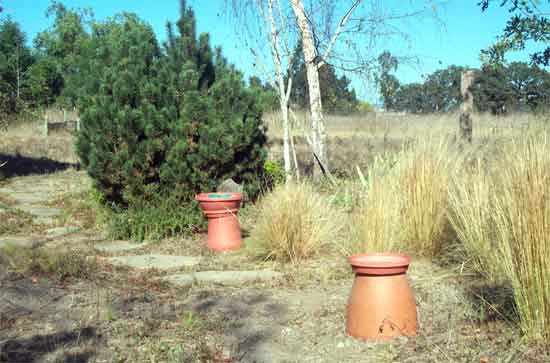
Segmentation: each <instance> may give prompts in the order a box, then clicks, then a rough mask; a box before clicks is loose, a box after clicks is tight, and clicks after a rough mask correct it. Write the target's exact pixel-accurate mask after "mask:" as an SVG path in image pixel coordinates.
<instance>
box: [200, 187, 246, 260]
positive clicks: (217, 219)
mask: <svg viewBox="0 0 550 363" xmlns="http://www.w3.org/2000/svg"><path fill="white" fill-rule="evenodd" d="M195 199H196V200H197V201H198V202H199V203H200V206H201V208H202V211H203V213H204V215H205V216H206V218H207V219H208V241H207V243H206V246H207V247H208V248H210V249H211V250H214V251H216V252H224V251H233V250H238V249H239V248H241V246H242V243H243V241H242V239H241V227H240V226H239V220H238V218H237V212H238V211H239V207H240V205H241V200H242V194H241V193H225V192H223V193H201V194H198V195H197V196H196V197H195Z"/></svg>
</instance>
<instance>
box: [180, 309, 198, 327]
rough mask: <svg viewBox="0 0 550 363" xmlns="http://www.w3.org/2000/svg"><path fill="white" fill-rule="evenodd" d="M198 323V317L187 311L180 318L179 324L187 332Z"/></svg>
mask: <svg viewBox="0 0 550 363" xmlns="http://www.w3.org/2000/svg"><path fill="white" fill-rule="evenodd" d="M199 322H200V318H199V316H198V315H197V314H195V313H194V312H192V311H187V312H185V313H183V315H182V317H181V323H182V325H183V327H184V328H185V329H187V330H192V329H195V328H196V327H197V326H198V325H199Z"/></svg>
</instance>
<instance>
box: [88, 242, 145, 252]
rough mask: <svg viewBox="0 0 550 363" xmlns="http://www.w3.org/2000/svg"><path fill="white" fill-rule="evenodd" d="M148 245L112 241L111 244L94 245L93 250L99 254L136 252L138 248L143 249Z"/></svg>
mask: <svg viewBox="0 0 550 363" xmlns="http://www.w3.org/2000/svg"><path fill="white" fill-rule="evenodd" d="M148 244H149V243H146V242H143V243H134V242H128V241H113V242H102V243H96V244H95V245H94V249H95V250H97V251H100V252H123V251H131V250H137V249H138V248H143V247H145V246H147V245H148Z"/></svg>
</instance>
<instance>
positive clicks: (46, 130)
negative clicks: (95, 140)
mask: <svg viewBox="0 0 550 363" xmlns="http://www.w3.org/2000/svg"><path fill="white" fill-rule="evenodd" d="M44 136H45V137H48V113H47V112H45V113H44Z"/></svg>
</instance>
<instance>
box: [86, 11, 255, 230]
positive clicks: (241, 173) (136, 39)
mask: <svg viewBox="0 0 550 363" xmlns="http://www.w3.org/2000/svg"><path fill="white" fill-rule="evenodd" d="M181 5H182V6H181V17H180V19H179V21H178V22H177V23H176V25H175V26H173V25H171V24H168V26H167V31H168V40H167V41H166V43H165V44H164V46H163V47H162V48H161V47H160V46H159V45H158V43H157V41H156V39H155V36H154V33H153V31H152V29H151V28H150V26H148V25H146V24H144V23H143V22H141V21H140V20H139V19H138V18H137V17H136V16H134V15H131V14H123V15H121V16H119V17H117V18H115V19H113V20H110V21H109V22H108V23H107V24H105V25H104V26H97V27H96V31H94V32H93V33H92V39H91V41H90V43H91V47H92V48H93V49H95V51H94V54H95V55H96V56H95V57H96V59H92V60H91V63H93V66H91V67H90V70H91V71H92V72H95V75H94V76H93V77H90V76H88V77H86V80H83V82H82V83H83V85H82V88H81V90H80V95H81V97H80V100H79V108H80V112H81V119H82V129H81V132H80V133H79V135H78V139H77V144H76V147H77V152H78V155H79V156H80V159H81V162H82V165H83V166H84V167H85V168H86V170H87V171H88V173H89V175H90V176H91V177H92V179H93V181H94V183H95V187H96V188H97V189H98V190H99V191H100V192H101V193H102V194H103V196H104V200H105V202H106V203H108V204H109V205H111V206H113V209H116V210H118V211H121V210H122V211H124V210H132V209H135V208H136V207H137V208H141V206H144V205H145V206H147V208H148V209H151V208H153V209H154V207H155V205H158V206H159V208H162V206H165V205H166V204H167V203H165V202H163V201H164V200H170V204H171V205H177V204H179V205H181V206H182V208H186V209H187V211H188V212H189V213H198V209H197V208H196V206H195V205H194V202H193V197H194V195H195V194H196V193H198V192H202V191H210V190H215V188H216V187H217V185H218V184H219V183H220V182H221V181H223V180H225V179H228V178H232V179H233V180H235V181H236V182H238V183H243V184H244V188H245V191H246V192H247V193H248V194H249V195H250V196H252V197H253V196H254V195H256V194H257V193H258V191H259V189H260V180H261V179H262V175H261V173H262V170H263V165H264V161H265V156H266V150H265V143H266V137H265V129H264V126H263V124H262V119H261V108H260V107H259V102H258V98H257V95H256V94H254V93H253V92H251V91H250V89H248V88H246V87H245V84H244V81H243V77H242V74H241V73H239V72H238V71H237V70H236V69H235V68H234V67H233V66H232V65H229V64H228V63H227V62H226V60H225V59H224V58H223V57H222V55H221V51H220V49H215V50H214V51H213V50H212V49H211V47H210V44H209V37H208V35H207V34H201V35H200V36H199V37H197V36H196V34H195V18H194V14H193V11H192V10H191V9H190V8H187V7H186V6H185V2H184V1H182V4H181ZM182 214H183V213H182ZM190 220H192V218H191V219H190V218H187V219H185V220H182V223H183V226H187V225H188V223H189V221H190ZM183 226H174V225H173V224H171V228H169V230H172V231H178V232H179V231H182V230H185V229H187V228H186V227H185V228H184V227H183ZM180 227H182V228H180ZM151 229H152V230H155V234H158V230H157V229H156V228H151ZM128 230H130V231H131V230H132V228H131V227H130V228H129V229H128ZM140 230H141V231H143V230H149V229H148V227H145V228H144V229H140ZM129 234H132V233H129ZM140 234H141V233H140ZM139 237H140V239H141V238H147V236H139Z"/></svg>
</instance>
